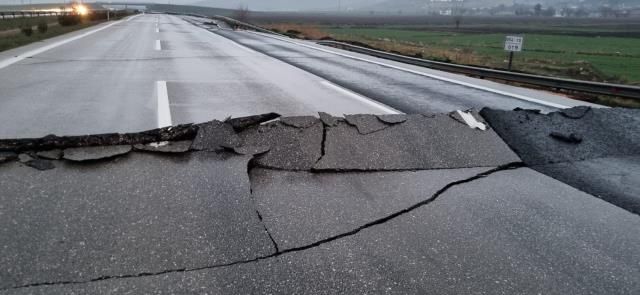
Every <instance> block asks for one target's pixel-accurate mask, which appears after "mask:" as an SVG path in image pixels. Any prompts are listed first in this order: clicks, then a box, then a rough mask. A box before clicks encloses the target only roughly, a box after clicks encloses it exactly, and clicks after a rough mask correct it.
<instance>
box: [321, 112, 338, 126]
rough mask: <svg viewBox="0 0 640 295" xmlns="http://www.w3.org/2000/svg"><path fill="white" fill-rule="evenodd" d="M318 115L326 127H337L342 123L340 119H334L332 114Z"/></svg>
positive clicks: (323, 113) (322, 113)
mask: <svg viewBox="0 0 640 295" xmlns="http://www.w3.org/2000/svg"><path fill="white" fill-rule="evenodd" d="M318 115H319V116H320V121H322V123H324V125H326V126H329V127H333V126H337V125H338V122H339V121H340V118H338V117H334V116H332V115H330V114H327V113H325V112H319V113H318Z"/></svg>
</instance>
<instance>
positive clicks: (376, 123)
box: [344, 115, 391, 135]
mask: <svg viewBox="0 0 640 295" xmlns="http://www.w3.org/2000/svg"><path fill="white" fill-rule="evenodd" d="M344 118H345V119H346V120H347V123H349V124H351V125H353V126H356V128H357V129H358V132H360V134H362V135H366V134H370V133H374V132H376V131H380V130H383V129H385V128H388V127H389V126H391V125H389V124H386V123H384V122H382V121H380V120H378V116H376V115H345V116H344Z"/></svg>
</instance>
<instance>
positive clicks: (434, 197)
mask: <svg viewBox="0 0 640 295" xmlns="http://www.w3.org/2000/svg"><path fill="white" fill-rule="evenodd" d="M252 160H253V159H252ZM252 160H250V161H249V163H251V162H252ZM247 167H248V169H247V170H248V171H247V172H250V170H251V169H252V168H253V164H249V165H248V166H247ZM521 167H525V164H524V163H522V162H513V163H509V164H506V165H502V166H499V167H496V168H493V169H490V170H487V171H484V172H481V173H479V174H476V175H474V176H472V177H469V178H466V179H463V180H458V181H454V182H450V183H448V184H446V185H445V186H443V187H442V188H441V189H439V190H438V191H437V192H436V193H434V194H433V195H431V197H429V198H427V199H425V200H423V201H421V202H418V203H416V204H414V205H412V206H410V207H407V208H405V209H402V210H400V211H396V212H394V213H392V214H389V215H387V216H385V217H382V218H379V219H376V220H373V221H370V222H368V223H365V224H363V225H361V226H359V227H357V228H355V229H353V230H350V231H347V232H344V233H341V234H337V235H334V236H331V237H328V238H325V239H322V240H319V241H316V242H313V243H311V244H307V245H304V246H300V247H295V248H290V249H286V250H282V251H280V250H279V249H278V248H277V243H276V242H275V240H274V239H273V238H272V237H271V234H270V233H269V230H268V229H267V227H266V226H265V231H266V232H267V234H268V235H269V237H270V238H271V240H272V242H273V243H274V246H275V247H276V252H275V253H273V254H270V255H267V256H260V257H256V258H253V259H248V260H238V261H233V262H229V263H224V264H216V265H209V266H202V267H195V268H176V269H168V270H163V271H158V272H142V273H137V274H125V275H112V276H103V277H97V278H94V279H90V280H84V281H58V282H41V283H32V284H27V285H21V286H15V287H11V288H5V289H0V290H11V289H22V288H30V287H40V286H52V285H74V284H87V283H92V282H99V281H105V280H113V279H126V278H138V277H149V276H158V275H163V274H169V273H183V272H194V271H200V270H211V269H217V268H223V267H229V266H234V265H240V264H247V263H253V262H257V261H261V260H265V259H270V258H275V257H278V256H281V255H284V254H289V253H296V252H301V251H305V250H308V249H311V248H316V247H318V246H320V245H323V244H326V243H330V242H333V241H336V240H339V239H342V238H346V237H350V236H353V235H356V234H358V233H359V232H361V231H363V230H365V229H368V228H371V227H373V226H376V225H380V224H384V223H386V222H388V221H391V220H393V219H395V218H397V217H399V216H402V215H405V214H407V213H409V212H412V211H414V210H416V209H418V208H421V207H423V206H426V205H428V204H430V203H432V202H434V201H435V200H437V199H438V197H440V196H441V195H442V194H444V193H445V192H446V191H448V190H449V189H451V188H453V187H455V186H458V185H462V184H466V183H470V182H473V181H475V180H478V179H482V178H485V177H488V176H490V175H492V174H494V173H497V172H501V171H506V170H513V169H518V168H521ZM249 175H250V173H249ZM249 181H251V178H250V176H249ZM256 213H257V214H258V217H259V218H260V220H262V216H261V215H260V212H259V211H258V210H256Z"/></svg>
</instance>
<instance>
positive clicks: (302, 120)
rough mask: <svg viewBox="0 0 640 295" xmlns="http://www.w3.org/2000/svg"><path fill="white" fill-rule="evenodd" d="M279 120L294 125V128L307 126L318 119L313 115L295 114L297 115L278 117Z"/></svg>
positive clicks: (315, 122)
mask: <svg viewBox="0 0 640 295" xmlns="http://www.w3.org/2000/svg"><path fill="white" fill-rule="evenodd" d="M280 122H282V124H285V125H287V126H291V127H296V128H309V127H311V126H313V125H315V124H317V123H319V122H320V121H319V120H318V118H316V117H313V116H297V117H282V118H280Z"/></svg>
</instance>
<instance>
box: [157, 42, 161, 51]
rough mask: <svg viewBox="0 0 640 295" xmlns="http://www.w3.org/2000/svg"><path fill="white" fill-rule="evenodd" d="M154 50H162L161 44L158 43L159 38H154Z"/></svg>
mask: <svg viewBox="0 0 640 295" xmlns="http://www.w3.org/2000/svg"><path fill="white" fill-rule="evenodd" d="M156 50H162V45H160V40H156Z"/></svg>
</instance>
